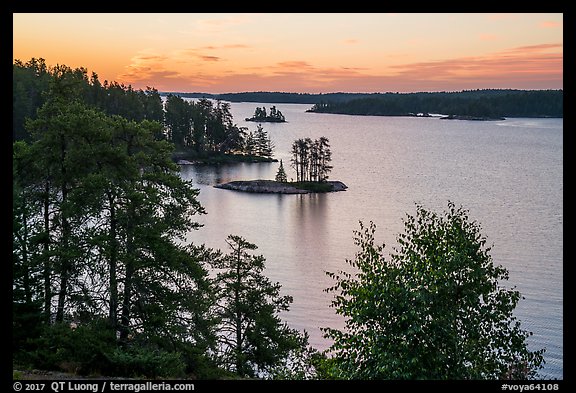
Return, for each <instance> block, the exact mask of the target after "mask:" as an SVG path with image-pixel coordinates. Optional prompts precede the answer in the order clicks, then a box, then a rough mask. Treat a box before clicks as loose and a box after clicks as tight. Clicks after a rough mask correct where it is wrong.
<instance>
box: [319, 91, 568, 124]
mask: <svg viewBox="0 0 576 393" xmlns="http://www.w3.org/2000/svg"><path fill="white" fill-rule="evenodd" d="M563 98H564V95H563V91H562V90H529V91H527V90H470V91H461V92H451V93H449V92H435V93H406V94H399V93H384V94H375V95H372V96H368V97H363V98H356V99H352V100H349V101H344V102H328V101H325V102H320V103H316V104H315V105H314V106H313V107H312V108H311V109H310V110H309V112H317V113H339V114H347V115H376V116H414V115H416V114H419V113H421V114H430V113H434V114H443V115H456V116H475V117H485V118H499V117H563V103H564V102H563Z"/></svg>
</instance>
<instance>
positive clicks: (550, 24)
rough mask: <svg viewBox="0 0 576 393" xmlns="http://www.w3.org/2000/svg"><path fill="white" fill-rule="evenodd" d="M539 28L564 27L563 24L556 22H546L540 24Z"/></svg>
mask: <svg viewBox="0 0 576 393" xmlns="http://www.w3.org/2000/svg"><path fill="white" fill-rule="evenodd" d="M538 27H541V28H543V29H555V28H557V27H562V23H560V22H554V21H544V22H541V23H540V24H538Z"/></svg>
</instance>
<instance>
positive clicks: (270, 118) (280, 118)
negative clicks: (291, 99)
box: [244, 106, 286, 123]
mask: <svg viewBox="0 0 576 393" xmlns="http://www.w3.org/2000/svg"><path fill="white" fill-rule="evenodd" d="M244 120H246V121H257V122H268V123H285V122H286V118H285V117H284V115H283V114H282V112H280V110H278V109H276V107H275V106H272V108H270V114H267V113H266V107H262V108H260V107H256V110H255V111H254V116H252V117H247V118H246V119H244Z"/></svg>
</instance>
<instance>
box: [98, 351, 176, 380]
mask: <svg viewBox="0 0 576 393" xmlns="http://www.w3.org/2000/svg"><path fill="white" fill-rule="evenodd" d="M106 358H107V360H108V362H109V364H108V368H107V369H105V370H104V371H103V372H104V374H105V375H107V376H112V377H113V376H120V377H133V378H142V377H147V378H182V377H183V376H184V375H185V369H186V365H185V364H184V362H183V360H182V356H181V354H180V353H177V352H166V351H164V350H160V349H157V348H147V347H141V346H129V347H128V348H127V349H121V348H116V349H114V350H113V351H112V352H110V353H108V354H106Z"/></svg>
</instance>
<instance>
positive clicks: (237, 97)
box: [160, 91, 372, 104]
mask: <svg viewBox="0 0 576 393" xmlns="http://www.w3.org/2000/svg"><path fill="white" fill-rule="evenodd" d="M160 94H161V95H168V94H175V95H178V96H180V97H186V98H210V99H214V100H225V101H230V102H268V103H275V104H279V103H287V104H316V103H318V102H337V101H349V100H351V99H353V98H360V97H367V96H370V95H372V94H371V93H316V94H314V93H286V92H278V91H276V92H269V91H252V92H242V93H221V94H211V93H186V92H178V93H175V92H174V93H170V92H161V93H160Z"/></svg>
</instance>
